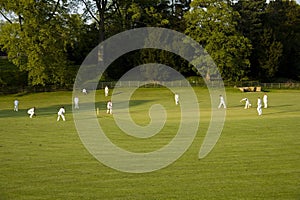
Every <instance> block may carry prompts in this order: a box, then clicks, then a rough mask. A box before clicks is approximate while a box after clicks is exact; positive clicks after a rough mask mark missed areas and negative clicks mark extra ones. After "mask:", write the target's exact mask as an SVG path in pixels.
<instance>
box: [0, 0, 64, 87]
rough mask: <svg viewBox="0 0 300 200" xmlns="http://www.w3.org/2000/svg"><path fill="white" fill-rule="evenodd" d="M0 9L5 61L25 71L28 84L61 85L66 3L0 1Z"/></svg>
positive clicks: (0, 40)
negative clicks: (3, 19) (6, 58)
mask: <svg viewBox="0 0 300 200" xmlns="http://www.w3.org/2000/svg"><path fill="white" fill-rule="evenodd" d="M0 10H1V12H0V14H1V15H2V16H3V17H4V18H5V19H6V24H5V25H3V26H2V27H1V30H0V34H1V38H0V44H2V45H3V49H4V50H5V51H6V52H7V53H8V57H9V59H10V60H12V62H13V63H14V64H15V65H17V66H18V67H19V68H20V69H21V70H24V71H27V72H28V79H29V82H30V84H31V85H45V84H52V83H55V84H64V83H65V80H66V79H65V77H64V74H65V71H66V64H67V63H66V54H65V46H66V44H67V43H68V41H69V38H70V36H69V35H68V24H67V23H66V21H67V20H66V18H68V14H67V2H66V0H56V1H55V0H50V1H26V0H19V1H8V0H3V1H1V3H0Z"/></svg>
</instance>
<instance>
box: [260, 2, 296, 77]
mask: <svg viewBox="0 0 300 200" xmlns="http://www.w3.org/2000/svg"><path fill="white" fill-rule="evenodd" d="M265 26H266V27H267V28H268V29H272V36H273V40H274V42H273V43H280V44H281V54H280V57H279V58H278V61H277V63H276V67H277V70H276V71H275V75H276V76H280V77H286V78H292V79H300V5H298V4H296V2H295V1H282V0H279V1H272V2H270V4H269V5H268V7H267V9H266V17H265ZM272 45H273V44H272ZM276 46H277V45H276ZM275 48H276V47H275ZM279 53H280V52H279ZM275 59H277V58H276V57H275ZM275 75H274V76H275ZM274 76H273V77H274Z"/></svg>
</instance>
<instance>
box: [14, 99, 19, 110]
mask: <svg viewBox="0 0 300 200" xmlns="http://www.w3.org/2000/svg"><path fill="white" fill-rule="evenodd" d="M18 110H19V100H18V99H16V100H15V101H14V111H17V112H18Z"/></svg>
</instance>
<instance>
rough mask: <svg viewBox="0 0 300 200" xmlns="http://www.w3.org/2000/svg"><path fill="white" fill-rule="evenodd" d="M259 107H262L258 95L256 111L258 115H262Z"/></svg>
mask: <svg viewBox="0 0 300 200" xmlns="http://www.w3.org/2000/svg"><path fill="white" fill-rule="evenodd" d="M261 107H262V102H261V99H260V97H258V99H257V113H258V115H262V109H261Z"/></svg>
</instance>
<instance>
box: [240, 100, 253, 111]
mask: <svg viewBox="0 0 300 200" xmlns="http://www.w3.org/2000/svg"><path fill="white" fill-rule="evenodd" d="M243 101H245V107H244V109H248V108H250V107H251V103H250V101H249V99H248V98H243V99H242V100H240V102H243Z"/></svg>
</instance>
